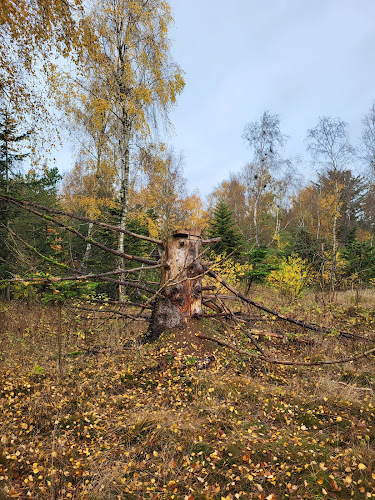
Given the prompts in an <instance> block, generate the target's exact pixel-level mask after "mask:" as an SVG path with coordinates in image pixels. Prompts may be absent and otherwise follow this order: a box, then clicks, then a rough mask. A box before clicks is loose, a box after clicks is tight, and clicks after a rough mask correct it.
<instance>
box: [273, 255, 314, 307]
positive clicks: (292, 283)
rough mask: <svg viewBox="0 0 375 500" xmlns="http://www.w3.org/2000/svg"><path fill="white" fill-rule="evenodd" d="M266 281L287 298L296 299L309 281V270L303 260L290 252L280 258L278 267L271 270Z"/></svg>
mask: <svg viewBox="0 0 375 500" xmlns="http://www.w3.org/2000/svg"><path fill="white" fill-rule="evenodd" d="M267 281H268V283H269V284H270V285H271V287H272V288H274V289H275V290H277V291H278V292H279V293H280V294H281V295H283V296H284V297H286V298H287V299H289V300H296V299H297V298H298V297H300V296H301V295H302V294H303V293H304V292H305V290H306V288H307V285H308V284H309V282H310V281H311V271H310V268H309V266H308V264H307V262H306V261H305V260H303V259H301V258H300V257H298V256H297V255H295V254H292V255H290V256H289V257H288V258H287V259H283V260H282V262H281V264H280V267H279V269H277V270H276V271H271V273H270V274H269V275H268V277H267Z"/></svg>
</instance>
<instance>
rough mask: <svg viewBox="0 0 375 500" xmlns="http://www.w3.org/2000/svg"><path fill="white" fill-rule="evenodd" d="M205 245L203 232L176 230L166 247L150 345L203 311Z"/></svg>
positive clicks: (149, 340) (152, 322)
mask: <svg viewBox="0 0 375 500" xmlns="http://www.w3.org/2000/svg"><path fill="white" fill-rule="evenodd" d="M201 245H202V239H201V231H200V230H199V229H183V230H180V231H175V232H174V234H173V235H172V236H171V237H170V238H168V239H167V240H166V242H165V244H164V253H163V256H162V264H164V266H163V267H162V277H161V287H162V292H161V293H160V295H159V296H158V297H157V299H156V300H155V303H154V308H153V312H152V318H151V323H150V328H149V332H148V334H147V335H146V337H145V340H146V341H147V342H152V341H154V340H156V339H157V338H158V337H159V335H160V334H161V333H162V332H163V331H165V330H167V329H170V328H174V327H176V326H179V325H180V324H183V323H187V322H188V321H189V319H190V318H191V317H192V316H194V315H196V314H200V313H201V312H202V272H203V267H202V264H201V261H200V259H199V254H200V248H201Z"/></svg>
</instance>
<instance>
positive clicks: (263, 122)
mask: <svg viewBox="0 0 375 500" xmlns="http://www.w3.org/2000/svg"><path fill="white" fill-rule="evenodd" d="M242 137H243V139H244V140H245V141H246V142H247V143H248V146H249V147H250V148H251V149H252V151H253V159H252V163H251V170H252V172H251V176H252V179H251V181H250V179H247V181H248V182H247V183H248V185H249V186H250V188H249V189H250V192H249V193H248V197H249V199H251V200H252V213H253V225H254V239H255V244H256V245H257V246H258V247H259V246H260V238H259V228H258V216H259V214H258V212H259V204H260V201H261V199H262V198H263V197H264V195H265V193H266V190H267V187H268V186H269V181H270V178H271V174H274V173H275V172H277V171H278V170H279V169H280V168H281V166H282V164H283V159H282V157H281V154H280V149H282V148H284V146H285V144H286V141H287V139H288V137H287V136H286V135H284V134H282V133H281V131H280V119H279V116H278V115H271V114H270V112H269V111H265V112H264V113H263V115H262V116H261V118H260V120H259V121H253V122H249V123H248V124H247V125H246V126H245V129H244V132H243V135H242Z"/></svg>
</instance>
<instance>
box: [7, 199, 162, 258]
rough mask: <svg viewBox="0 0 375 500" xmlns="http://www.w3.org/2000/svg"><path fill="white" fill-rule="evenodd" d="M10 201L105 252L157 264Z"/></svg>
mask: <svg viewBox="0 0 375 500" xmlns="http://www.w3.org/2000/svg"><path fill="white" fill-rule="evenodd" d="M0 199H7V198H6V197H4V196H2V195H0ZM12 203H13V204H14V205H16V206H18V207H20V208H23V209H24V210H26V211H27V212H30V213H32V214H34V215H37V216H38V217H40V218H42V219H44V220H46V221H48V222H52V223H53V224H56V225H57V226H59V227H62V228H63V229H66V230H67V231H69V232H71V233H72V234H75V235H76V236H78V238H80V239H81V240H83V241H85V242H86V243H90V244H91V245H94V246H96V247H98V248H100V250H103V251H105V252H108V253H111V254H113V255H116V256H117V257H122V258H124V259H126V260H135V261H136V262H141V263H142V264H147V265H150V266H155V265H157V264H159V262H157V261H156V260H149V259H144V258H142V257H138V256H136V255H129V254H126V253H123V252H120V250H114V249H113V248H109V247H107V246H106V245H103V244H102V243H99V242H98V241H96V240H93V239H92V238H88V237H87V236H85V235H83V234H82V233H80V232H79V231H77V229H74V228H73V227H70V226H68V225H66V224H64V223H63V222H61V221H58V220H56V219H54V218H52V217H50V216H49V215H45V214H41V213H40V212H37V211H36V210H33V209H32V208H29V207H27V206H24V205H22V204H21V203H18V202H17V201H12Z"/></svg>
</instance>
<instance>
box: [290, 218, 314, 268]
mask: <svg viewBox="0 0 375 500" xmlns="http://www.w3.org/2000/svg"><path fill="white" fill-rule="evenodd" d="M288 250H289V251H290V253H291V254H295V255H298V256H299V257H301V259H304V260H305V261H306V262H308V263H309V264H311V265H312V266H313V267H314V269H319V266H320V264H321V261H322V257H321V241H320V240H319V239H317V238H316V236H314V235H313V234H312V233H310V231H308V230H307V229H306V228H305V227H302V226H298V227H296V228H295V229H294V230H293V231H292V233H291V236H290V243H289V248H288Z"/></svg>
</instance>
